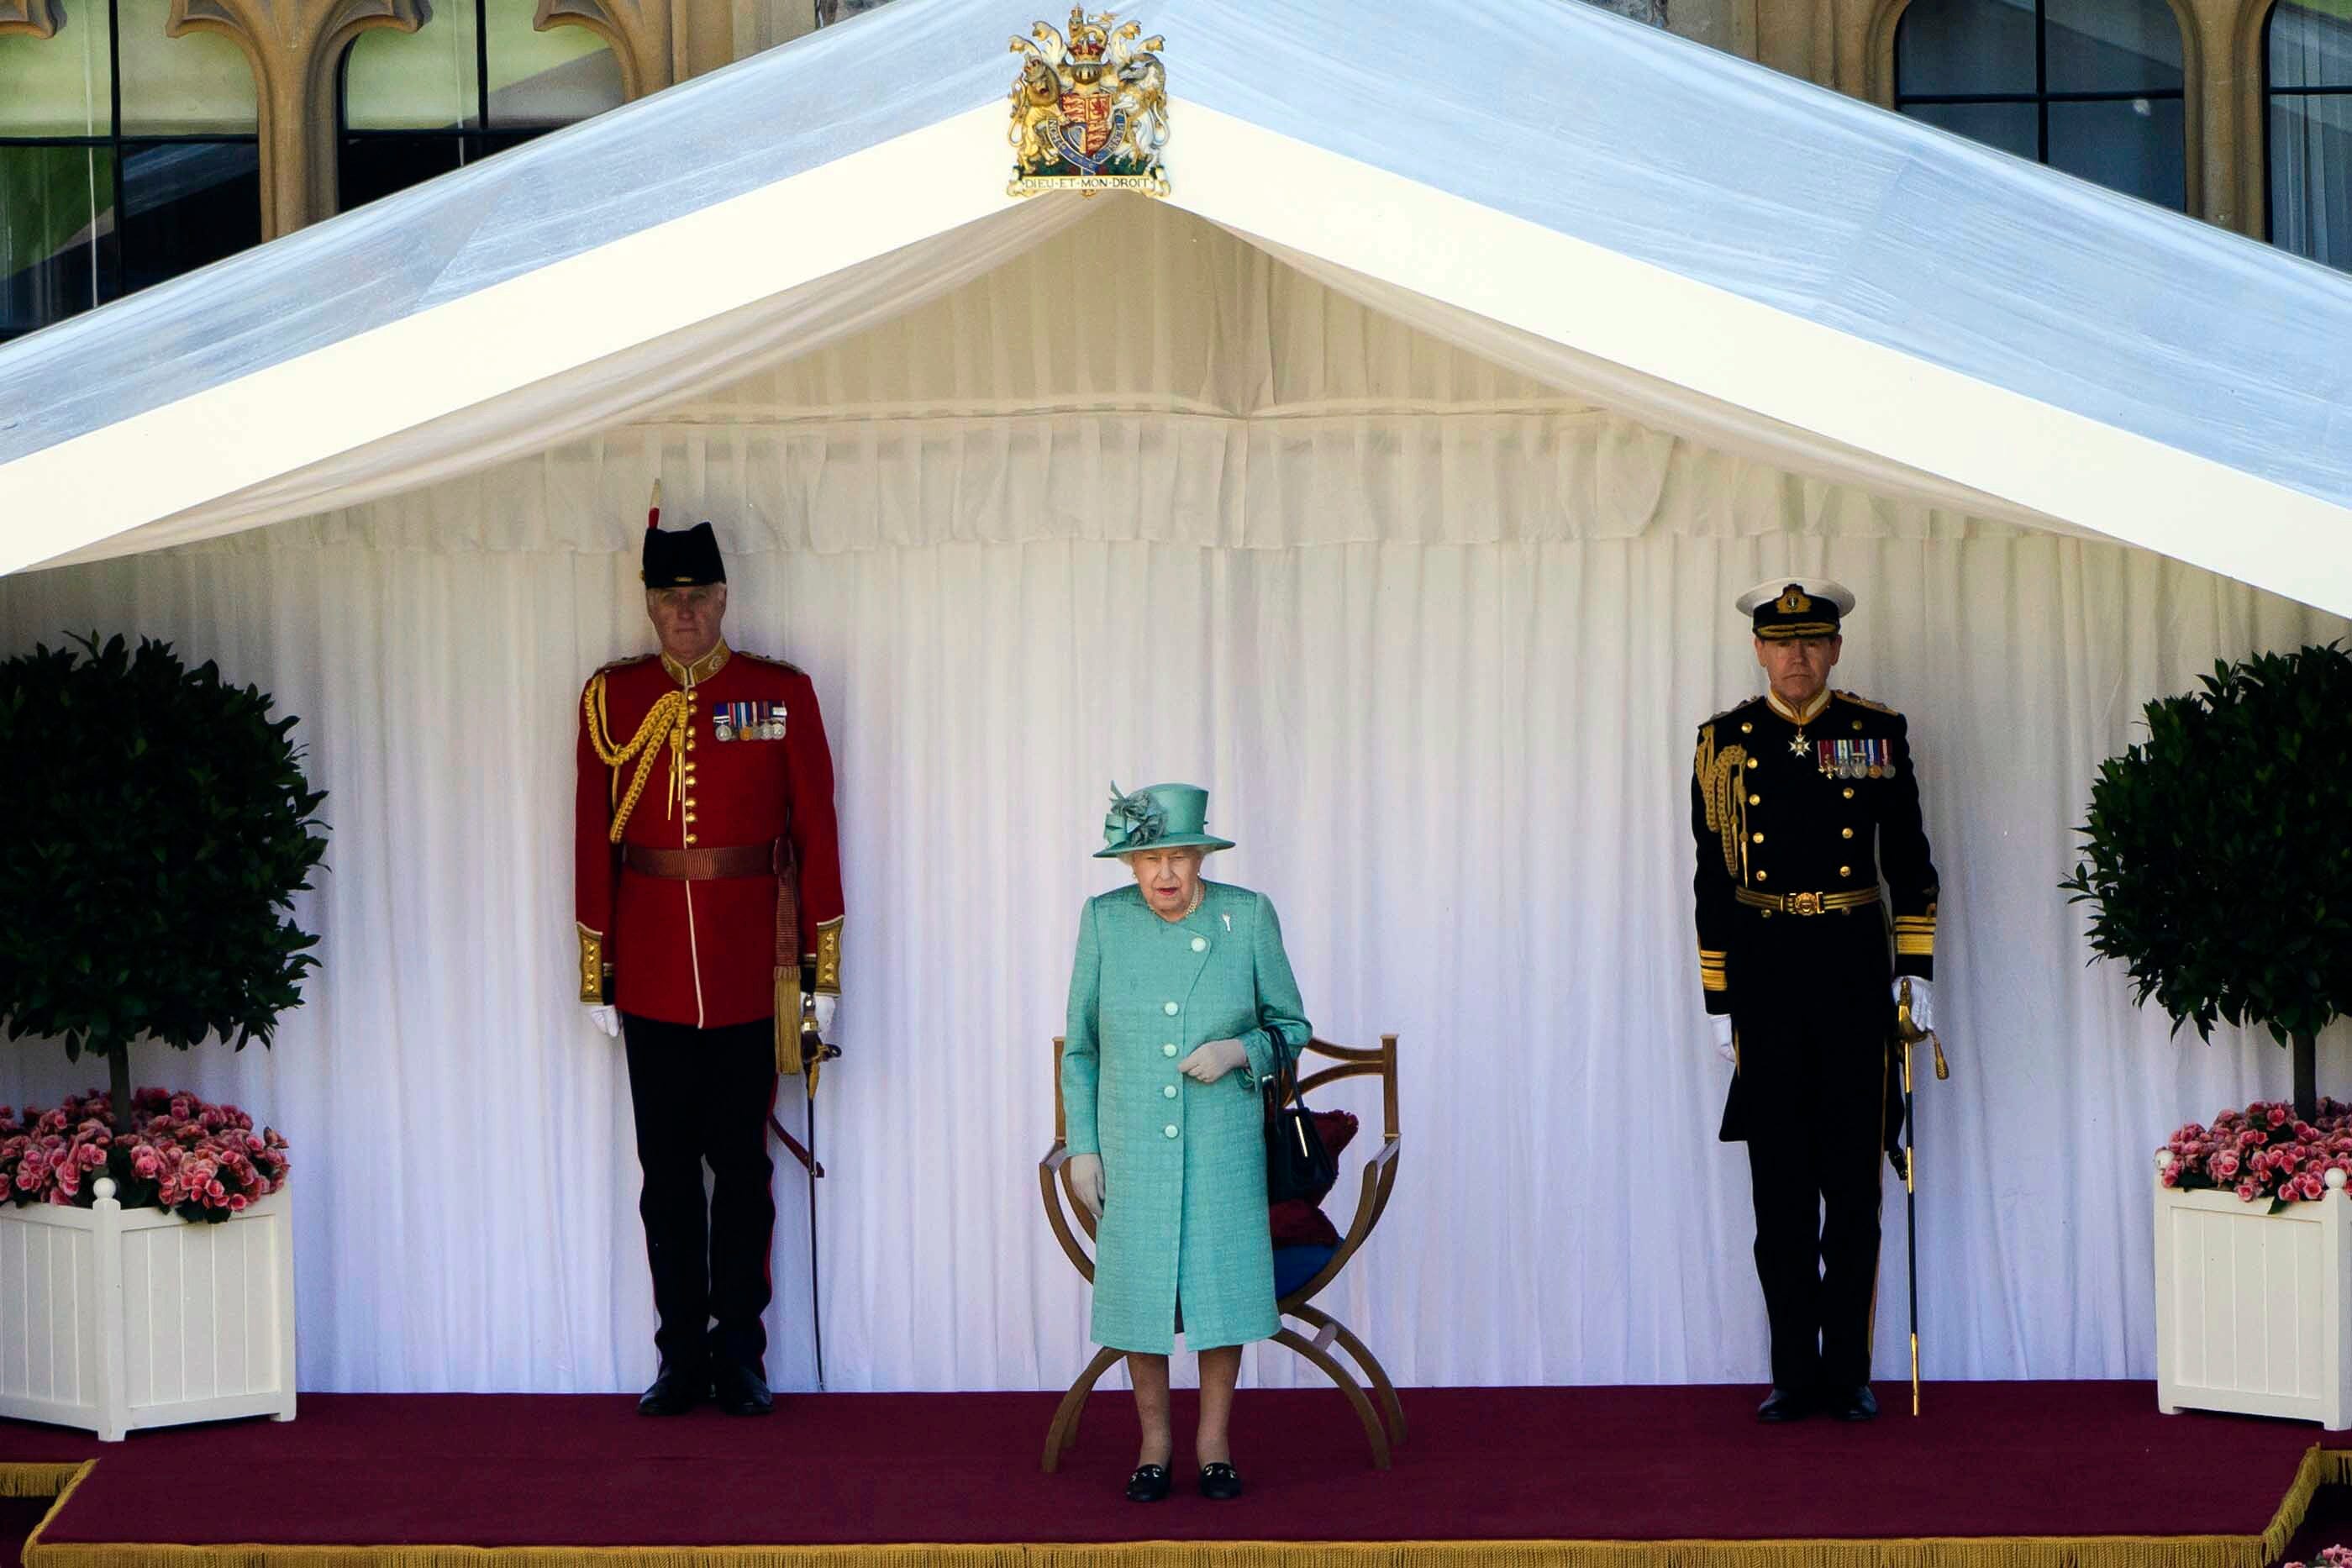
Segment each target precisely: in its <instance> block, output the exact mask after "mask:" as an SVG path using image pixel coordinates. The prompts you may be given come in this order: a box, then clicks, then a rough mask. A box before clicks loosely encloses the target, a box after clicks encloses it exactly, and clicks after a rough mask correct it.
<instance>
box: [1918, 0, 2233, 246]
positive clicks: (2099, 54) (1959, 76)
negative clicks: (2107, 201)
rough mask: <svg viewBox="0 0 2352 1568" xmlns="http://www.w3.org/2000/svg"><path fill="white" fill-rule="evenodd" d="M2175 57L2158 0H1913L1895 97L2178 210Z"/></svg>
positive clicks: (2183, 187) (2175, 31)
mask: <svg viewBox="0 0 2352 1568" xmlns="http://www.w3.org/2000/svg"><path fill="white" fill-rule="evenodd" d="M2180 60H2181V47H2180V24H2179V20H2178V18H2176V17H2175V16H2174V15H2173V12H2172V7H2171V6H2170V5H2167V4H2166V3H2165V0H1912V4H1911V5H1909V7H1908V8H1907V9H1906V10H1905V11H1904V13H1903V17H1902V20H1901V21H1899V22H1898V23H1897V24H1896V25H1895V109H1896V110H1899V111H1900V112H1902V113H1904V114H1907V115H1909V116H1911V117H1912V118H1913V119H1915V120H1923V121H1927V123H1928V124H1930V125H1940V126H1942V127H1943V128H1944V129H1945V130H1947V131H1954V132H1958V133H1959V134H1961V135H1963V136H1966V137H1969V138H1970V139H1972V140H1974V141H1978V142H1985V143H1987V144H1988V145H1990V146H1994V147H1998V148H2000V149H2001V150H2002V151H2003V152H2006V153H2016V154H2017V155H2018V156H2019V157H2021V158H2030V159H2032V160H2033V161H2034V162H2035V163H2047V164H2049V165H2050V166H2051V167H2053V168H2055V169H2063V170H2064V171H2066V172H2067V173H2068V174H2079V175H2081V176H2082V177H2083V178H2084V179H2086V180H2093V181H2095V182H2097V183H2098V184H2102V185H2105V186H2107V187H2108V188H2110V189H2112V190H2117V191H2122V192H2124V193H2125V194H2126V195H2135V196H2138V197H2141V198H2142V199H2144V200H2147V201H2151V202H2154V203H2156V204H2157V205H2159V206H2167V207H2170V208H2172V209H2173V210H2174V211H2175V212H2180V211H2184V210H2186V208H2187V206H2188V195H2189V161H2188V155H2187V153H2186V150H2185V148H2184V146H2183V132H2182V117H2183V112H2184V110H2183V103H2182V83H2181V67H2180Z"/></svg>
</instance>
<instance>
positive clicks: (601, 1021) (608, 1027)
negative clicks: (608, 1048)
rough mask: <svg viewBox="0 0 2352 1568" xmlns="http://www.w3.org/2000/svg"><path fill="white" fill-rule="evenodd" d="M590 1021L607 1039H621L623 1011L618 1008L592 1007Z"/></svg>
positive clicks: (589, 1014)
mask: <svg viewBox="0 0 2352 1568" xmlns="http://www.w3.org/2000/svg"><path fill="white" fill-rule="evenodd" d="M588 1021H589V1022H590V1023H592V1024H593V1025H595V1026H597V1027H598V1028H600V1029H602V1030H604V1034H605V1036H606V1037H608V1038H610V1039H615V1040H617V1039H619V1038H620V1037H621V1010H620V1009H619V1008H618V1007H591V1008H589V1009H588Z"/></svg>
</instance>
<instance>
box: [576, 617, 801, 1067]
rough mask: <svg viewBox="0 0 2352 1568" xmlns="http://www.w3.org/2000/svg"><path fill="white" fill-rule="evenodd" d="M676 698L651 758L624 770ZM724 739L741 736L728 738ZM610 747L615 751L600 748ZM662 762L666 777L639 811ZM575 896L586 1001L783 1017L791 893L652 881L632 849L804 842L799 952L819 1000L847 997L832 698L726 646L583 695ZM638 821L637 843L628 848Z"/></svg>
mask: <svg viewBox="0 0 2352 1568" xmlns="http://www.w3.org/2000/svg"><path fill="white" fill-rule="evenodd" d="M673 694H676V700H674V701H672V702H671V703H670V705H669V707H668V709H667V710H666V713H665V717H664V719H663V721H661V722H659V723H658V724H657V725H656V728H654V729H653V730H652V731H650V732H649V733H647V735H646V745H645V748H644V753H643V754H640V755H635V756H630V757H628V758H627V759H626V760H625V761H622V762H621V763H618V764H617V765H610V766H608V765H607V763H606V762H605V761H604V758H605V757H606V756H607V755H610V754H612V753H614V752H618V751H621V750H623V749H625V748H626V747H628V746H629V744H630V742H632V741H633V740H635V738H636V737H638V735H639V734H640V731H644V730H645V729H646V721H647V718H648V716H649V715H652V714H654V712H655V710H656V705H657V704H659V703H661V702H662V701H663V700H665V699H667V698H671V697H672V696H673ZM722 733H724V734H726V735H727V737H728V738H726V739H723V740H722V739H720V735H721V734H722ZM600 740H601V741H602V742H603V746H602V748H601V750H600V747H599V744H598V742H599V741H600ZM646 755H650V756H651V757H652V766H651V767H650V768H649V769H647V770H646V773H645V783H644V784H643V786H642V788H641V789H640V790H639V792H638V795H637V798H636V801H635V804H634V805H630V804H629V799H628V797H629V793H630V790H631V787H632V784H633V783H634V781H635V779H636V778H637V776H638V768H639V765H640V763H642V762H643V761H644V760H645V756H646ZM578 763H579V791H578V797H577V817H576V834H577V852H576V855H575V862H576V875H575V877H574V889H575V893H576V903H577V909H576V912H575V917H574V918H575V919H576V920H577V921H578V922H579V934H580V969H581V1000H582V1001H583V1002H597V1001H602V1000H605V999H606V998H605V997H604V980H605V978H606V975H607V974H608V973H609V975H610V976H611V978H612V979H613V981H614V992H613V994H612V996H611V997H610V1000H611V1001H613V1002H614V1003H615V1004H617V1005H619V1007H620V1009H621V1011H623V1012H625V1013H632V1014H635V1015H636V1016H639V1017H645V1018H656V1019H660V1020H662V1021H664V1022H666V1023H674V1024H691V1025H694V1026H696V1027H698V1028H718V1027H721V1026H726V1025H730V1024H746V1023H751V1022H752V1021H754V1020H756V1019H761V1018H768V1017H772V1016H774V1014H775V1006H776V973H775V972H776V959H777V953H776V881H775V879H774V877H773V876H772V875H756V876H733V877H727V878H724V879H718V880H709V881H688V880H682V879H677V878H672V877H658V876H646V875H644V874H642V873H640V872H638V871H635V870H634V869H630V868H626V867H625V865H624V864H623V853H622V849H623V846H624V845H639V846H644V847H648V848H656V849H688V848H693V849H727V848H732V847H742V846H763V845H771V844H773V843H774V842H775V841H776V840H777V839H778V838H788V839H789V840H790V845H791V850H792V857H791V858H792V862H793V864H794V865H796V866H797V867H798V868H799V937H800V941H799V947H800V950H801V953H800V956H802V958H803V961H814V962H815V963H816V965H817V989H818V990H819V991H821V992H825V993H828V994H831V993H837V992H838V991H839V989H840V954H841V949H840V938H841V919H842V901H841V847H840V841H839V838H838V836H837V832H836V828H835V818H834V809H833V755H832V753H831V752H829V751H828V750H827V749H826V746H825V741H824V717H823V716H822V715H821V714H820V713H819V712H818V710H817V701H816V688H815V687H814V685H812V684H811V683H810V680H809V678H808V677H807V676H806V675H804V674H803V673H802V672H801V671H800V670H798V669H795V668H793V667H792V666H791V665H789V664H783V663H781V662H778V661H775V660H772V659H765V658H755V657H753V656H751V655H750V654H743V653H736V652H733V651H732V650H731V649H729V648H728V647H726V646H725V645H724V644H721V645H720V646H719V647H718V648H717V649H714V650H713V651H712V652H711V653H710V654H709V656H708V657H706V658H703V659H702V660H701V661H700V662H699V663H698V664H697V665H695V666H694V667H692V668H688V667H687V666H685V665H681V664H679V663H677V661H676V660H674V659H671V658H667V656H648V657H647V658H639V659H631V660H627V661H625V662H623V663H620V664H614V665H608V666H606V667H605V668H603V669H601V670H598V671H597V672H596V674H595V675H594V676H593V677H592V678H591V679H590V680H589V682H588V686H587V689H586V690H585V691H583V694H582V701H581V716H580V738H579V746H578ZM623 810H626V812H627V818H626V821H625V825H624V827H623V831H622V842H621V844H617V845H616V844H614V842H613V841H612V837H611V829H612V825H613V821H614V816H615V815H616V814H618V813H620V812H621V811H623Z"/></svg>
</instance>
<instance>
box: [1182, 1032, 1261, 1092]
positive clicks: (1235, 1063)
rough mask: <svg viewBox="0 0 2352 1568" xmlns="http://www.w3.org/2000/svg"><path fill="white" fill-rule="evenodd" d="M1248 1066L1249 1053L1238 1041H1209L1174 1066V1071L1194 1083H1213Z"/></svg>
mask: <svg viewBox="0 0 2352 1568" xmlns="http://www.w3.org/2000/svg"><path fill="white" fill-rule="evenodd" d="M1248 1065H1249V1052H1248V1051H1247V1050H1245V1049H1244V1048H1243V1047H1242V1043H1241V1042H1240V1041H1239V1040H1211V1041H1210V1042H1209V1043H1208V1044H1207V1045H1205V1046H1202V1047H1200V1048H1199V1049H1198V1050H1195V1051H1194V1052H1193V1053H1192V1055H1191V1056H1189V1057H1186V1058H1184V1059H1183V1060H1182V1061H1181V1062H1178V1063H1177V1064H1176V1070H1177V1071H1178V1072H1181V1073H1182V1074H1183V1075H1184V1076H1185V1077H1186V1078H1189V1079H1192V1081H1193V1082H1194V1083H1214V1082H1216V1081H1217V1080H1218V1079H1221V1078H1223V1077H1224V1076H1225V1075H1226V1074H1227V1073H1229V1072H1231V1071H1233V1070H1234V1068H1238V1067H1247V1066H1248Z"/></svg>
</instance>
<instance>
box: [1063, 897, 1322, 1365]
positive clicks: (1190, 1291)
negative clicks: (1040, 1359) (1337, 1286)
mask: <svg viewBox="0 0 2352 1568" xmlns="http://www.w3.org/2000/svg"><path fill="white" fill-rule="evenodd" d="M1202 889H1203V892H1202V900H1201V907H1200V908H1199V909H1197V910H1193V911H1192V914H1191V915H1190V916H1189V917H1187V918H1186V919H1184V920H1182V921H1175V922H1172V923H1171V922H1170V921H1163V920H1161V919H1160V917H1159V916H1158V915H1156V914H1153V913H1152V912H1151V910H1150V906H1149V905H1147V904H1146V903H1145V902H1144V901H1143V894H1142V893H1141V891H1140V890H1139V889H1135V888H1132V887H1128V888H1121V889H1118V891H1117V892H1111V893H1105V894H1103V895H1102V896H1101V897H1100V898H1097V899H1092V900H1088V901H1087V907H1086V908H1085V909H1084V910H1081V911H1080V912H1079V917H1078V955H1077V961H1076V963H1074V964H1073V965H1072V966H1071V971H1070V1016H1069V1026H1068V1028H1067V1030H1066V1045H1065V1046H1064V1047H1063V1051H1062V1100H1063V1106H1064V1110H1065V1111H1066V1120H1067V1122H1068V1128H1069V1149H1070V1152H1072V1153H1074V1154H1096V1153H1098V1154H1100V1155H1101V1156H1102V1163H1103V1214H1102V1220H1101V1223H1100V1224H1099V1226H1097V1237H1096V1248H1095V1311H1094V1337H1095V1341H1096V1342H1097V1343H1098V1344H1104V1345H1108V1346H1110V1347H1112V1348H1114V1349H1117V1350H1125V1351H1144V1352H1157V1353H1159V1354H1163V1355H1164V1354H1166V1353H1167V1352H1170V1351H1171V1350H1173V1349H1174V1348H1175V1342H1176V1335H1175V1329H1176V1315H1177V1310H1178V1304H1179V1302H1180V1301H1181V1304H1182V1310H1183V1316H1184V1342H1185V1343H1186V1345H1187V1346H1189V1347H1190V1348H1191V1349H1192V1350H1195V1351H1202V1350H1211V1349H1214V1348H1215V1347H1217V1346H1219V1345H1237V1344H1243V1343H1246V1342H1249V1341H1251V1340H1263V1339H1267V1338H1270V1337H1271V1336H1272V1335H1273V1334H1274V1331H1275V1330H1276V1328H1277V1327H1279V1326H1280V1325H1279V1321H1278V1319H1277V1316H1276V1312H1275V1310H1274V1247H1273V1243H1272V1242H1271V1241H1270V1240H1269V1239H1268V1237H1267V1233H1266V1203H1265V1109H1264V1101H1263V1100H1261V1098H1260V1096H1259V1092H1258V1080H1259V1079H1262V1078H1265V1077H1266V1076H1269V1075H1271V1074H1273V1073H1274V1072H1276V1070H1277V1069H1278V1068H1280V1067H1281V1066H1282V1065H1284V1064H1285V1063H1287V1062H1293V1061H1296V1060H1297V1059H1298V1053H1299V1051H1300V1049H1301V1048H1302V1047H1305V1046H1306V1044H1307V1039H1308V1037H1310V1036H1311V1035H1312V1034H1313V1032H1314V1031H1313V1030H1312V1029H1311V1028H1310V1027H1309V1026H1308V1025H1307V1018H1306V1012H1305V1006H1304V1005H1303V1004H1302V1003H1301V1002H1300V1001H1299V999H1298V982H1297V980H1296V979H1294V978H1292V976H1291V973H1290V960H1289V958H1288V956H1287V955H1286V954H1285V953H1284V952H1283V951H1282V926H1281V924H1280V922H1279V921H1276V919H1275V916H1274V905H1273V903H1272V902H1270V901H1269V900H1266V899H1265V898H1264V897H1262V896H1260V895H1259V894H1256V893H1253V892H1251V891H1250V890H1249V889H1246V888H1234V887H1227V886H1225V885H1223V883H1218V882H1204V883H1202ZM1226 1039H1238V1040H1240V1041H1241V1042H1242V1045H1243V1047H1244V1049H1246V1050H1247V1051H1248V1053H1249V1065H1248V1068H1246V1070H1244V1069H1242V1068H1235V1069H1234V1071H1232V1072H1229V1073H1227V1074H1226V1075H1225V1076H1224V1077H1223V1078H1221V1079H1218V1080H1217V1081H1216V1082H1214V1083H1206V1084H1204V1083H1195V1082H1194V1081H1193V1080H1192V1079H1189V1078H1186V1077H1185V1076H1184V1075H1183V1074H1182V1073H1180V1072H1178V1071H1177V1070H1176V1064H1177V1063H1178V1062H1181V1061H1182V1060H1183V1059H1184V1058H1186V1057H1187V1056H1189V1055H1191V1054H1192V1047H1195V1046H1199V1045H1202V1044H1204V1043H1206V1042H1207V1041H1210V1040H1226Z"/></svg>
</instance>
